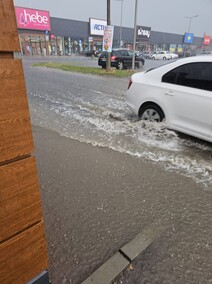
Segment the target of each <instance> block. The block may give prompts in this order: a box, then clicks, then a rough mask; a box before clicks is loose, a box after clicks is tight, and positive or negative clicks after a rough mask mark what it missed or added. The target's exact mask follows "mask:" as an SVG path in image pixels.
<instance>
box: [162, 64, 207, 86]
mask: <svg viewBox="0 0 212 284" xmlns="http://www.w3.org/2000/svg"><path fill="white" fill-rule="evenodd" d="M162 82H165V83H170V84H176V85H181V86H186V87H192V88H197V89H202V90H208V91H212V63H210V62H197V63H189V64H185V65H183V66H180V67H177V68H175V69H173V70H171V71H169V72H168V73H166V74H165V75H163V77H162Z"/></svg>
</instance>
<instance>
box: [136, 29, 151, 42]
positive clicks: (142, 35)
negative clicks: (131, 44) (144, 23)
mask: <svg viewBox="0 0 212 284" xmlns="http://www.w3.org/2000/svg"><path fill="white" fill-rule="evenodd" d="M136 31H137V32H136V34H137V39H143V40H149V38H150V35H151V28H150V27H141V26H137V27H136Z"/></svg>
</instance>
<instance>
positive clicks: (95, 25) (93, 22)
mask: <svg viewBox="0 0 212 284" xmlns="http://www.w3.org/2000/svg"><path fill="white" fill-rule="evenodd" d="M106 26H107V21H104V20H97V19H91V18H90V35H98V36H103V35H104V29H105V27H106Z"/></svg>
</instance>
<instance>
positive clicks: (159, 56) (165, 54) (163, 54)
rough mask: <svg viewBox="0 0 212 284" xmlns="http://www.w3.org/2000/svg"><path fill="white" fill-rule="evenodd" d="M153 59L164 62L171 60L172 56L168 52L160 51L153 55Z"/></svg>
mask: <svg viewBox="0 0 212 284" xmlns="http://www.w3.org/2000/svg"><path fill="white" fill-rule="evenodd" d="M152 59H154V60H155V59H157V60H158V59H163V60H169V59H171V55H170V54H169V52H168V51H158V52H156V53H155V54H153V55H152Z"/></svg>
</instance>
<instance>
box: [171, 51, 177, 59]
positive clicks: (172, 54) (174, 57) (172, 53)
mask: <svg viewBox="0 0 212 284" xmlns="http://www.w3.org/2000/svg"><path fill="white" fill-rule="evenodd" d="M169 54H170V55H171V59H177V58H179V55H178V54H177V53H174V52H169Z"/></svg>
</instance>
